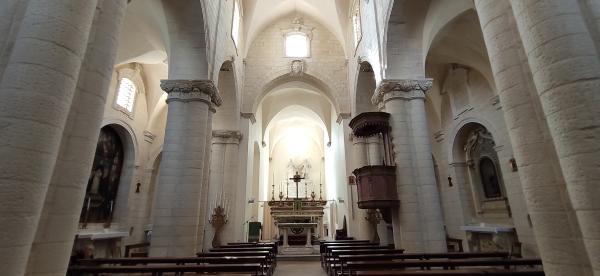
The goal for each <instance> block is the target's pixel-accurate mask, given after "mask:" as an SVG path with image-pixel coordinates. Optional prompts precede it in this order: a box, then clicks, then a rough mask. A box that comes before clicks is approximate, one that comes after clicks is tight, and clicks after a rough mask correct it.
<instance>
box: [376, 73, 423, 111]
mask: <svg viewBox="0 0 600 276" xmlns="http://www.w3.org/2000/svg"><path fill="white" fill-rule="evenodd" d="M432 84H433V79H415V80H411V79H405V80H391V79H388V80H382V81H381V83H380V84H379V86H378V87H377V89H376V90H375V94H373V97H372V98H371V102H372V103H373V104H374V105H380V104H383V103H384V102H385V101H387V100H390V99H394V98H403V99H415V98H424V97H425V92H427V90H429V88H431V86H432Z"/></svg>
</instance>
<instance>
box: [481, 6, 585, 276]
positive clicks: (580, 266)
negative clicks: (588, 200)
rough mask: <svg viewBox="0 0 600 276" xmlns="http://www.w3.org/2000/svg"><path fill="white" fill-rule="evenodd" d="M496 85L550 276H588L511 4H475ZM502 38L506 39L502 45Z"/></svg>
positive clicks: (541, 250)
mask: <svg viewBox="0 0 600 276" xmlns="http://www.w3.org/2000/svg"><path fill="white" fill-rule="evenodd" d="M475 4H476V8H477V12H478V14H479V18H480V23H481V26H482V31H483V36H484V39H485V42H486V45H487V50H488V55H489V57H490V64H491V67H492V70H493V73H494V80H495V82H496V87H497V88H498V95H499V97H500V102H501V103H502V110H503V111H504V119H505V121H506V125H507V127H508V129H509V130H510V131H509V135H510V138H511V143H512V145H513V150H514V154H515V159H516V161H517V164H518V166H519V171H518V173H519V178H520V180H521V185H522V187H523V193H524V196H525V199H526V203H527V209H528V212H529V215H530V218H531V222H532V224H533V232H534V233H535V239H536V240H537V246H538V248H539V253H540V256H541V258H542V261H543V263H544V271H545V272H546V275H549V276H550V275H589V272H588V273H586V272H585V271H584V270H586V269H587V270H591V268H590V264H589V260H588V258H587V254H586V252H585V250H584V248H583V247H582V246H578V243H581V241H578V236H579V238H580V235H581V234H580V233H579V232H580V231H579V229H578V226H577V223H574V224H575V225H574V226H575V227H573V223H572V222H571V221H573V220H572V219H570V216H571V214H570V213H572V212H571V210H569V209H570V207H569V202H568V200H567V197H568V196H567V195H566V186H565V184H564V183H563V180H562V175H561V174H560V172H557V170H555V169H554V167H555V166H556V167H558V160H557V157H556V154H555V153H554V147H553V145H552V142H551V141H546V139H545V136H546V133H547V132H548V131H549V130H548V129H547V127H546V124H545V122H544V121H542V120H539V119H538V113H537V112H536V110H537V109H538V105H539V103H536V102H537V101H538V100H537V99H536V94H537V92H536V91H535V87H533V86H532V80H531V79H530V77H529V76H530V71H529V69H528V65H527V60H522V57H523V56H525V52H524V50H523V45H522V42H521V40H520V37H519V32H518V29H517V26H516V22H515V18H514V15H513V11H512V8H511V6H510V3H509V2H508V1H481V0H478V1H475ZM498 37H501V38H503V39H502V40H498Z"/></svg>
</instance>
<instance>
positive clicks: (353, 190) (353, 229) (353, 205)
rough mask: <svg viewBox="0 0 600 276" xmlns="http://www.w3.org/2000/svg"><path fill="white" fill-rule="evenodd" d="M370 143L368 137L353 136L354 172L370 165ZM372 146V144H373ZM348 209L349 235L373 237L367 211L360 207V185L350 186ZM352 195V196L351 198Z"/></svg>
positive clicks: (365, 237)
mask: <svg viewBox="0 0 600 276" xmlns="http://www.w3.org/2000/svg"><path fill="white" fill-rule="evenodd" d="M369 147H370V144H369V143H368V139H367V138H361V137H355V136H352V150H353V163H352V164H354V167H353V168H351V169H350V172H352V171H353V170H354V169H357V168H360V167H363V166H367V165H369V162H368V161H369V151H368V148H369ZM371 147H372V146H371ZM348 192H349V195H348V199H349V200H350V201H349V202H348V207H349V208H350V210H348V211H349V212H348V215H349V221H348V224H347V225H348V228H349V233H348V235H349V236H352V237H354V238H356V239H358V240H367V239H370V238H371V233H370V229H369V224H368V222H367V221H366V220H365V217H366V216H367V211H366V210H364V209H359V208H358V186H357V185H350V186H348ZM350 197H352V198H350Z"/></svg>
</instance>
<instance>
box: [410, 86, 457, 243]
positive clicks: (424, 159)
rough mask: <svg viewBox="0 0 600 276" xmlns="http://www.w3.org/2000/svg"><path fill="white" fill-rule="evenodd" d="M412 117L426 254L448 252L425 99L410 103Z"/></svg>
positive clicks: (415, 164)
mask: <svg viewBox="0 0 600 276" xmlns="http://www.w3.org/2000/svg"><path fill="white" fill-rule="evenodd" d="M408 104H409V108H410V114H411V130H412V131H411V134H412V143H413V150H414V157H413V158H414V160H413V164H414V171H415V174H416V179H417V181H418V182H417V183H418V184H417V185H418V187H419V200H420V201H421V204H420V206H421V209H420V212H421V217H422V220H423V231H424V233H426V235H424V236H423V241H424V243H425V244H424V245H425V250H426V251H427V252H445V251H447V250H448V248H447V246H446V234H445V232H444V218H443V217H442V206H441V199H440V194H439V192H438V186H437V183H436V179H435V170H434V168H433V158H432V151H431V140H430V136H429V129H428V127H427V114H426V112H425V98H424V97H423V98H420V97H419V98H416V99H413V100H411V101H410V102H409V103H408Z"/></svg>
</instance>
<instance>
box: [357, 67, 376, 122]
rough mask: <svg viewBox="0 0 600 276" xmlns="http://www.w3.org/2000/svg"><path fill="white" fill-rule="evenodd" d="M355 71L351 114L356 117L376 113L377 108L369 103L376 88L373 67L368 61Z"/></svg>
mask: <svg viewBox="0 0 600 276" xmlns="http://www.w3.org/2000/svg"><path fill="white" fill-rule="evenodd" d="M356 71H357V76H356V78H355V86H354V87H355V90H354V97H353V100H352V114H353V115H354V116H356V115H358V114H360V113H363V112H373V111H377V106H375V105H373V104H372V103H371V97H373V94H374V93H375V89H376V88H377V83H376V79H375V72H374V70H373V67H372V66H371V64H370V63H369V62H368V61H363V62H361V63H359V64H358V70H356Z"/></svg>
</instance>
